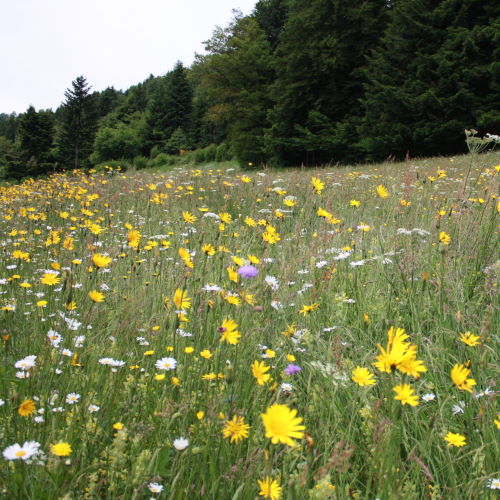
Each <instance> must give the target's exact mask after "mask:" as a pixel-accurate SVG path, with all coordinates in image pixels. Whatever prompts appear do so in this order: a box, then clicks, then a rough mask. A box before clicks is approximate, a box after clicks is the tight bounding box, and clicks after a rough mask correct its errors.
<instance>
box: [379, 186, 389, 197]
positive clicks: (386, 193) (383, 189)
mask: <svg viewBox="0 0 500 500" xmlns="http://www.w3.org/2000/svg"><path fill="white" fill-rule="evenodd" d="M377 194H378V195H379V196H380V198H388V197H389V191H388V190H387V188H386V187H385V186H383V185H382V184H380V185H378V186H377Z"/></svg>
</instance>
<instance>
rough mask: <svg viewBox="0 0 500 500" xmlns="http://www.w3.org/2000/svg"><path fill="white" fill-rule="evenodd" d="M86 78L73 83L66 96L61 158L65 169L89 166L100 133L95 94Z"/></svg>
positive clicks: (63, 106) (63, 112) (59, 137)
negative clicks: (98, 130) (95, 139)
mask: <svg viewBox="0 0 500 500" xmlns="http://www.w3.org/2000/svg"><path fill="white" fill-rule="evenodd" d="M90 89H91V87H90V86H89V84H88V83H87V80H86V79H85V77H83V76H79V77H77V78H76V79H75V80H74V81H73V82H72V88H70V89H67V90H66V91H65V93H64V97H65V98H66V99H65V101H64V103H63V105H62V106H61V108H60V116H61V118H60V123H59V134H58V137H57V146H58V156H59V159H60V161H61V163H62V165H63V166H65V167H70V168H81V167H82V166H86V165H87V163H88V158H89V156H90V154H91V153H92V147H93V143H94V137H95V133H96V131H97V119H98V115H97V109H96V100H95V95H94V94H91V93H90Z"/></svg>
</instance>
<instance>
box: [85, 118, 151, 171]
mask: <svg viewBox="0 0 500 500" xmlns="http://www.w3.org/2000/svg"><path fill="white" fill-rule="evenodd" d="M145 135H146V124H145V119H144V117H141V115H139V116H137V117H136V119H135V120H133V121H131V122H129V123H124V122H117V123H116V124H115V125H114V126H112V127H101V128H100V129H99V131H98V132H97V134H96V137H95V141H94V152H93V153H92V155H91V157H90V159H91V161H92V162H95V163H99V162H102V161H108V160H117V159H119V158H134V157H135V156H138V155H140V154H141V152H142V147H143V143H144V139H145Z"/></svg>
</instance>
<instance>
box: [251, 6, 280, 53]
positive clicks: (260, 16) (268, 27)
mask: <svg viewBox="0 0 500 500" xmlns="http://www.w3.org/2000/svg"><path fill="white" fill-rule="evenodd" d="M253 15H254V17H255V19H256V20H257V23H258V25H259V26H260V28H261V29H262V31H263V32H264V33H265V34H266V37H267V40H268V42H269V43H270V44H271V48H272V49H274V48H275V47H276V45H277V44H278V41H279V37H280V34H281V31H282V30H283V27H284V26H285V21H286V17H287V15H288V1H287V0H259V1H258V2H257V3H256V4H255V8H254V11H253Z"/></svg>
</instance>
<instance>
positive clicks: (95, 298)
mask: <svg viewBox="0 0 500 500" xmlns="http://www.w3.org/2000/svg"><path fill="white" fill-rule="evenodd" d="M88 295H89V298H90V300H92V302H103V301H104V299H105V295H104V294H103V293H101V292H98V291H97V290H91V291H90V292H89V294H88Z"/></svg>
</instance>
